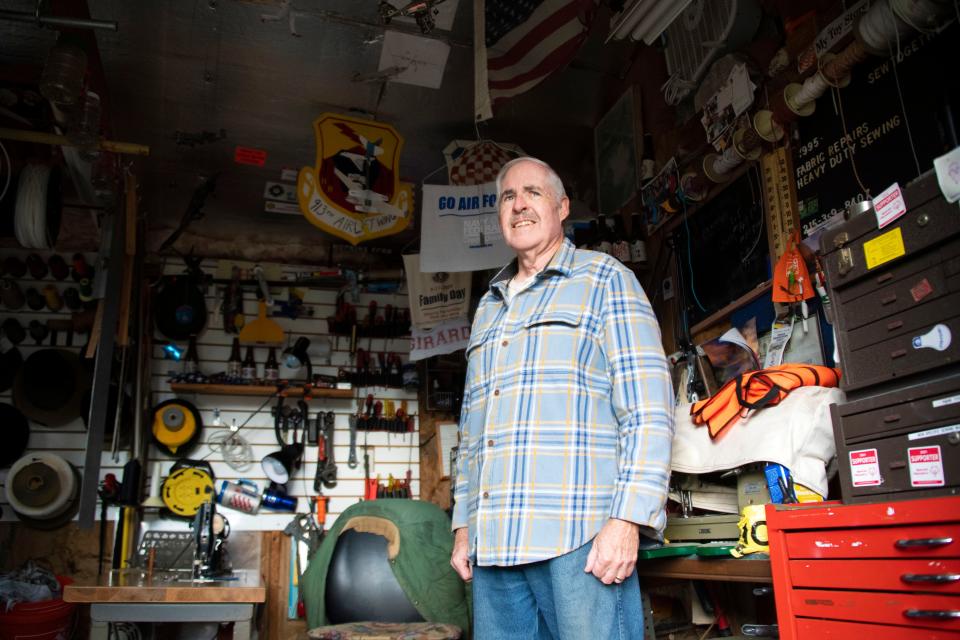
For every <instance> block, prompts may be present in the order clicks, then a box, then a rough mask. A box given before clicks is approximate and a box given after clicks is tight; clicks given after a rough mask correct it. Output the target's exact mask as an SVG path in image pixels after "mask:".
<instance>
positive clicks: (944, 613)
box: [903, 609, 960, 620]
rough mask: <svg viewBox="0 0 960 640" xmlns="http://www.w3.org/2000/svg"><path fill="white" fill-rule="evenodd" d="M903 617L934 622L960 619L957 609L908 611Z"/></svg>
mask: <svg viewBox="0 0 960 640" xmlns="http://www.w3.org/2000/svg"><path fill="white" fill-rule="evenodd" d="M903 615H905V616H907V617H908V618H933V619H934V620H953V619H955V618H960V611H958V610H957V609H907V610H906V611H904V612H903Z"/></svg>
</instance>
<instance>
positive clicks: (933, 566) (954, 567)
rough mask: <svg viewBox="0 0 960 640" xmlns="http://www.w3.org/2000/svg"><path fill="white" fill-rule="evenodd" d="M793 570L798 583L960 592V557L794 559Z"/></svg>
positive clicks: (870, 588)
mask: <svg viewBox="0 0 960 640" xmlns="http://www.w3.org/2000/svg"><path fill="white" fill-rule="evenodd" d="M838 568H840V569H842V571H838ZM789 570H790V578H791V580H792V582H793V586H794V587H805V588H819V589H859V590H864V589H866V590H870V591H903V590H904V589H909V590H910V591H912V592H925V593H942V594H949V595H960V558H942V559H941V558H917V559H912V560H886V559H884V560H879V559H877V560H843V561H842V565H841V564H838V563H837V561H836V560H790V562H789Z"/></svg>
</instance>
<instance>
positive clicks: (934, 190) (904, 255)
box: [820, 172, 960, 297]
mask: <svg viewBox="0 0 960 640" xmlns="http://www.w3.org/2000/svg"><path fill="white" fill-rule="evenodd" d="M903 199H904V203H905V204H906V207H907V211H906V213H905V214H903V216H901V217H900V218H899V219H897V220H896V221H895V222H893V223H891V224H890V225H888V226H886V227H884V228H883V229H878V228H877V219H876V216H875V215H874V214H873V212H872V210H871V211H868V212H867V213H863V214H861V215H858V216H855V217H853V218H851V219H849V220H848V221H847V222H845V223H843V224H841V225H839V226H837V227H835V228H833V229H828V230H826V231H824V232H823V236H822V237H821V239H820V251H821V253H822V254H823V257H824V263H823V264H824V268H825V269H826V272H827V279H828V281H829V284H830V288H831V289H834V290H837V291H838V292H839V290H841V289H843V288H845V287H848V286H851V285H853V284H854V283H856V282H858V281H859V280H860V279H861V278H864V277H865V276H870V277H877V276H878V275H879V274H878V270H879V269H880V268H881V267H882V268H883V269H889V268H891V267H894V266H896V265H898V264H899V263H901V262H903V261H904V260H906V259H909V258H912V257H914V256H917V255H919V254H921V253H922V252H925V251H927V250H928V249H930V248H932V247H934V246H937V245H939V244H942V243H943V242H945V241H947V240H949V239H950V238H952V237H953V236H955V235H957V234H958V233H960V216H958V215H957V212H956V206H955V205H951V204H949V203H948V202H947V201H946V199H944V197H943V195H942V194H941V192H940V189H939V186H938V185H937V179H936V176H935V175H934V174H933V172H930V173H929V174H928V175H926V176H924V177H922V178H920V179H919V180H916V181H914V182H912V183H910V184H909V185H907V187H906V188H905V189H904V190H903ZM841 297H842V295H841Z"/></svg>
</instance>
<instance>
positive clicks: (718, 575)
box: [637, 557, 773, 583]
mask: <svg viewBox="0 0 960 640" xmlns="http://www.w3.org/2000/svg"><path fill="white" fill-rule="evenodd" d="M637 573H638V574H639V575H641V576H647V577H650V578H683V579H688V580H722V581H726V582H765V583H769V582H773V576H772V574H771V573H770V561H769V560H766V559H762V560H761V559H757V560H751V559H747V558H696V557H693V558H690V557H683V558H656V559H651V560H638V561H637Z"/></svg>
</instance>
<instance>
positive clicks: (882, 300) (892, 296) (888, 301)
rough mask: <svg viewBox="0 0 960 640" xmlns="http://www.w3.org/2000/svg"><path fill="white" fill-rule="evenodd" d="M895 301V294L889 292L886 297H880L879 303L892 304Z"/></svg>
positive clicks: (883, 304)
mask: <svg viewBox="0 0 960 640" xmlns="http://www.w3.org/2000/svg"><path fill="white" fill-rule="evenodd" d="M896 301H897V294H895V293H891V294H890V295H888V296H887V297H886V298H880V304H881V305H882V306H887V305H888V304H893V303H894V302H896Z"/></svg>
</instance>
